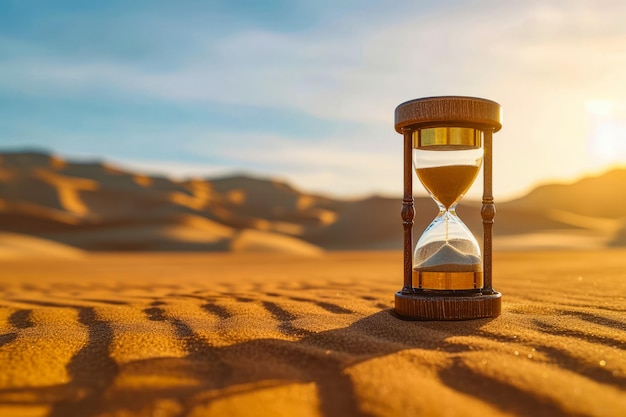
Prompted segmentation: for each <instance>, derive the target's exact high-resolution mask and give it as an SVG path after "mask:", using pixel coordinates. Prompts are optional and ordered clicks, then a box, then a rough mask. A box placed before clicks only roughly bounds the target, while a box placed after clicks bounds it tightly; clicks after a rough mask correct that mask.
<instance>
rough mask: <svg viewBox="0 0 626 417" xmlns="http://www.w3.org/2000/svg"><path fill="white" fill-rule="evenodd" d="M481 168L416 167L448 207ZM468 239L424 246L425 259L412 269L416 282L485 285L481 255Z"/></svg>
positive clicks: (441, 286) (433, 286)
mask: <svg viewBox="0 0 626 417" xmlns="http://www.w3.org/2000/svg"><path fill="white" fill-rule="evenodd" d="M479 170H480V167H479V166H476V165H443V166H436V167H429V168H418V169H416V172H417V176H418V178H419V179H420V181H421V182H422V184H424V187H426V189H427V190H428V191H429V192H430V193H431V194H432V195H433V197H434V198H435V199H436V200H437V201H439V202H440V203H441V204H442V205H443V206H444V207H445V208H446V210H448V209H450V207H451V206H452V205H453V204H454V203H455V202H457V201H458V199H459V198H460V197H461V196H462V195H463V194H465V193H466V192H467V190H468V189H469V188H470V187H471V185H472V184H473V183H474V180H475V179H476V176H477V175H478V171H479ZM467 243H469V242H466V241H463V240H458V239H457V240H450V241H448V242H444V243H442V242H436V243H433V244H431V245H426V246H425V247H424V248H421V252H422V255H421V256H420V257H421V258H422V259H424V260H423V261H422V262H421V263H420V264H419V265H415V267H414V270H413V286H414V287H417V288H425V289H438V290H464V289H475V288H482V286H483V272H482V264H481V259H480V257H479V256H476V255H473V254H472V252H473V251H472V248H471V247H467V248H466V247H465V246H466V244H467Z"/></svg>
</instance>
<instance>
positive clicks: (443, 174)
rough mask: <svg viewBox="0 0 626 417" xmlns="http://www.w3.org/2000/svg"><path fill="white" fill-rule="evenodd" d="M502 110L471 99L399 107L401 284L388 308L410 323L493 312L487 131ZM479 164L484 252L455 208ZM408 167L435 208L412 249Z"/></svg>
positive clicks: (496, 126)
mask: <svg viewBox="0 0 626 417" xmlns="http://www.w3.org/2000/svg"><path fill="white" fill-rule="evenodd" d="M501 127H502V125H501V108H500V105H499V104H498V103H496V102H494V101H491V100H486V99H481V98H474V97H459V96H446V97H428V98H423V99H417V100H411V101H407V102H405V103H402V104H400V105H399V106H398V107H397V108H396V112H395V129H396V131H397V132H398V133H402V134H403V135H404V198H403V204H402V223H403V225H404V286H403V288H402V290H401V291H398V292H397V293H396V295H395V311H396V312H397V313H398V314H399V315H400V316H402V317H405V318H409V319H417V320H466V319H474V318H483V317H495V316H498V315H499V314H500V305H501V301H500V300H501V294H500V293H498V292H496V291H494V290H493V288H492V225H493V221H494V216H495V205H494V203H493V196H492V134H493V132H497V131H498V130H500V128H501ZM481 165H483V168H484V169H483V173H484V183H483V201H482V203H483V206H482V209H481V217H482V219H483V254H482V256H481V250H480V245H479V244H478V242H477V241H476V239H475V237H474V236H473V234H472V232H471V231H470V230H469V229H468V228H467V226H465V224H464V223H463V222H462V221H461V219H460V218H459V217H458V216H457V215H456V210H455V208H456V205H457V203H458V202H459V201H460V200H461V198H462V197H463V195H464V194H465V193H466V192H467V191H468V189H469V188H470V187H471V185H472V184H473V183H474V181H475V179H476V177H477V176H478V173H479V171H480V168H481ZM413 169H415V172H416V174H417V177H418V178H419V180H420V182H421V183H422V185H423V186H424V188H425V189H426V190H427V191H428V193H429V194H430V196H431V197H432V198H433V200H434V202H435V203H436V204H437V206H438V207H439V214H438V215H437V217H436V218H435V219H434V220H433V221H432V222H431V224H430V225H429V226H428V227H427V228H426V230H425V231H424V233H423V234H422V235H421V236H420V238H419V239H418V241H417V243H416V245H415V251H414V253H413V235H412V228H413V218H414V216H415V209H414V204H413V184H412V182H413V181H412V180H413Z"/></svg>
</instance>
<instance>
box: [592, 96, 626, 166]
mask: <svg viewBox="0 0 626 417" xmlns="http://www.w3.org/2000/svg"><path fill="white" fill-rule="evenodd" d="M586 108H587V114H588V117H589V121H590V126H589V135H588V138H587V146H588V151H589V157H590V159H591V162H592V163H593V164H594V165H596V166H598V167H608V166H614V165H625V166H626V101H623V102H620V101H614V100H590V101H588V102H587V103H586Z"/></svg>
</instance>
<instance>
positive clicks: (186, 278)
mask: <svg viewBox="0 0 626 417" xmlns="http://www.w3.org/2000/svg"><path fill="white" fill-rule="evenodd" d="M57 249H58V248H57ZM42 251H44V249H42ZM63 254H66V252H63ZM401 266H402V257H401V253H400V252H397V251H390V252H331V253H321V252H320V253H315V254H314V253H307V256H303V255H293V254H289V255H285V254H254V253H249V254H247V253H230V254H224V253H212V254H200V253H195V254H189V253H188V254H178V253H159V254H131V253H127V254H114V253H101V254H87V253H83V254H80V256H57V257H53V256H49V257H39V258H33V257H30V258H24V257H12V258H11V257H7V258H5V259H4V260H3V261H2V268H0V291H1V297H0V369H1V370H2V371H1V372H0V416H3V417H11V416H59V417H60V416H63V417H71V416H131V415H133V416H160V417H168V416H263V415H267V416H329V417H330V416H513V415H518V416H550V417H553V416H564V415H567V416H624V415H626V319H625V317H626V316H625V312H626V250H624V249H605V250H601V251H542V252H533V251H524V252H512V251H511V252H497V253H495V254H494V273H495V275H494V284H495V287H496V288H497V289H498V290H500V291H501V292H502V293H503V312H502V315H501V316H500V317H498V318H495V319H481V320H474V321H465V322H412V321H403V320H400V319H399V318H398V317H396V316H394V314H393V312H392V310H391V307H392V303H393V294H394V292H395V291H397V290H398V289H399V288H400V286H401V282H402V271H401Z"/></svg>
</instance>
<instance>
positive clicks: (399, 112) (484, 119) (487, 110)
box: [395, 96, 502, 133]
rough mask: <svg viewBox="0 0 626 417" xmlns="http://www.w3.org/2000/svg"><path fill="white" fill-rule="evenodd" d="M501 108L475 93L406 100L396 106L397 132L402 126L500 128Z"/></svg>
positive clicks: (494, 129) (495, 129)
mask: <svg viewBox="0 0 626 417" xmlns="http://www.w3.org/2000/svg"><path fill="white" fill-rule="evenodd" d="M501 120H502V108H501V107H500V105H499V104H498V103H496V102H495V101H491V100H487V99H484V98H477V97H462V96H441V97H426V98H418V99H415V100H410V101H406V102H404V103H402V104H400V105H399V106H398V107H396V123H395V128H396V132H398V133H402V128H403V127H409V126H410V127H413V128H425V127H436V126H467V127H476V128H480V129H488V128H491V129H493V131H494V132H497V131H498V130H500V128H502V122H501Z"/></svg>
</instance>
